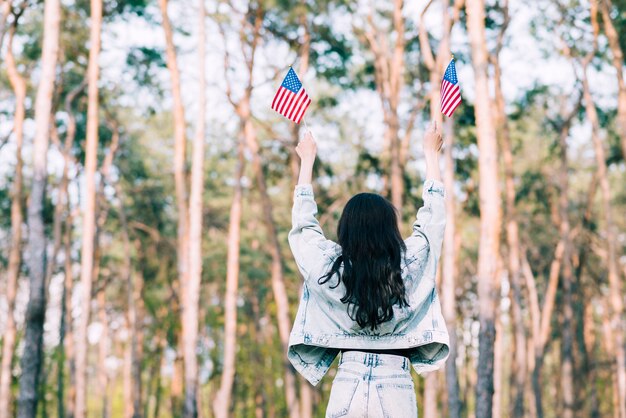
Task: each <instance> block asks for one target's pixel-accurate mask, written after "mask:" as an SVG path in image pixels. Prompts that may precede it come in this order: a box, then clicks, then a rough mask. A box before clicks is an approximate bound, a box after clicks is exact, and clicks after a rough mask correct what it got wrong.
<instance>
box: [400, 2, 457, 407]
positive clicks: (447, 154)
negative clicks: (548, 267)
mask: <svg viewBox="0 0 626 418" xmlns="http://www.w3.org/2000/svg"><path fill="white" fill-rule="evenodd" d="M431 3H432V2H429V3H428V5H427V6H426V7H425V8H424V10H423V12H422V14H421V16H420V25H419V42H420V48H421V52H422V56H423V58H424V62H425V64H426V67H427V68H428V71H429V73H430V87H431V89H430V118H431V120H433V121H436V122H437V124H438V125H439V126H442V128H443V135H444V143H445V147H444V152H443V157H444V161H445V164H444V171H443V182H444V186H445V189H446V190H447V195H446V230H445V236H444V240H443V264H442V271H443V274H442V282H441V298H442V309H443V315H444V319H445V321H446V326H447V328H448V334H449V335H450V354H449V358H450V360H449V361H447V362H446V369H445V373H446V388H447V399H448V416H450V417H453V418H456V417H460V416H461V406H462V403H461V399H460V393H459V392H460V389H459V379H458V374H457V368H456V360H455V359H456V356H457V336H456V300H455V299H456V296H455V288H456V275H457V271H456V265H457V255H456V249H455V236H456V213H455V212H456V209H455V206H456V204H455V196H454V192H453V190H454V160H453V158H452V149H453V148H454V132H453V122H452V119H450V118H447V119H446V120H445V122H444V120H443V114H442V113H441V109H440V101H441V90H440V88H439V87H440V84H441V79H442V76H443V74H442V70H443V66H444V65H445V61H446V60H448V59H449V58H450V31H451V30H452V26H453V24H454V23H456V22H457V21H458V18H459V12H460V9H461V7H462V5H463V0H460V1H459V0H456V1H455V2H454V7H453V9H452V14H451V13H450V10H449V7H447V4H446V5H445V6H444V7H442V18H443V32H442V37H441V41H440V43H439V47H438V48H437V56H436V57H434V56H433V53H432V50H431V47H430V41H429V39H428V33H427V32H426V25H425V19H424V16H425V14H426V12H427V11H428V8H429V7H430V5H431ZM407 134H408V132H407ZM425 384H426V387H428V385H429V384H430V382H429V381H428V380H426V382H425Z"/></svg>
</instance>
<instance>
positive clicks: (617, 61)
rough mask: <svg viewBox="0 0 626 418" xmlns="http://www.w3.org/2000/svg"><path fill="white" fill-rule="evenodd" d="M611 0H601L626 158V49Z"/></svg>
mask: <svg viewBox="0 0 626 418" xmlns="http://www.w3.org/2000/svg"><path fill="white" fill-rule="evenodd" d="M612 8H613V3H612V2H611V0H600V11H601V13H602V23H603V25H604V33H605V34H606V37H607V38H608V40H609V48H610V49H611V53H612V55H613V56H612V58H613V59H612V60H611V63H612V64H613V67H614V68H615V72H616V76H617V130H618V133H619V136H620V139H621V144H622V154H623V156H624V159H626V82H625V81H624V51H622V48H621V46H620V44H619V34H618V33H617V30H616V29H615V25H614V24H613V19H611V9H612Z"/></svg>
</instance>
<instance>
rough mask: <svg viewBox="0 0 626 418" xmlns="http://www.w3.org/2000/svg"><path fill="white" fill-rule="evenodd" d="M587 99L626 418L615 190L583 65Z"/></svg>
mask: <svg viewBox="0 0 626 418" xmlns="http://www.w3.org/2000/svg"><path fill="white" fill-rule="evenodd" d="M581 81H582V85H583V98H584V101H585V110H586V113H587V118H588V119H589V121H590V122H591V128H592V130H591V136H592V140H593V148H594V151H595V156H596V164H597V165H598V181H599V183H600V191H601V194H602V209H603V212H604V222H605V237H606V239H605V245H606V253H607V264H608V266H607V267H608V280H609V293H608V295H607V298H608V299H609V300H608V301H607V302H608V305H609V306H610V308H611V309H610V312H611V321H610V328H611V331H612V334H613V341H614V349H615V353H614V354H615V356H614V358H615V374H616V378H617V388H618V393H617V398H618V399H619V414H620V415H619V416H620V418H626V353H625V352H624V350H625V348H624V323H623V320H622V315H623V312H624V306H623V301H622V285H621V282H620V277H619V270H618V266H617V249H616V242H617V240H616V235H615V226H614V224H613V215H612V208H611V190H610V187H609V179H608V172H607V171H608V170H607V165H606V157H605V151H604V144H603V143H602V139H601V137H600V122H599V120H598V114H597V111H596V107H595V104H594V102H593V97H592V96H591V91H590V88H589V81H588V80H587V64H585V65H584V66H583V71H582V80H581Z"/></svg>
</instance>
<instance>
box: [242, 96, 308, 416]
mask: <svg viewBox="0 0 626 418" xmlns="http://www.w3.org/2000/svg"><path fill="white" fill-rule="evenodd" d="M240 104H241V109H242V110H241V111H242V115H243V116H242V118H243V120H244V121H245V122H244V138H245V140H246V144H247V146H248V149H249V150H250V151H251V152H252V169H253V171H254V175H255V177H256V182H257V187H258V189H259V194H260V195H261V196H260V197H261V206H262V209H263V219H264V223H265V228H266V230H267V239H268V240H269V242H268V246H269V251H270V255H271V257H272V264H271V278H272V279H271V280H272V292H273V294H274V300H275V302H276V320H277V322H278V334H279V338H280V342H281V347H282V349H283V353H286V352H287V347H288V342H289V332H290V329H291V318H290V315H289V300H288V298H287V289H286V287H285V276H284V272H283V260H282V254H281V252H280V243H279V242H278V233H277V231H276V225H275V223H274V217H273V207H272V202H271V199H270V197H269V194H268V193H267V183H266V180H265V172H264V171H263V163H262V161H261V154H260V150H259V144H258V139H257V136H256V130H255V128H254V126H253V125H252V115H251V113H250V102H249V97H246V98H245V99H243V100H242V102H241V103H240ZM283 357H284V367H285V396H286V400H287V410H288V412H289V416H290V417H292V418H299V414H300V406H299V402H298V398H297V393H296V371H295V369H294V368H293V367H292V366H291V364H290V363H289V362H288V361H287V359H286V356H283Z"/></svg>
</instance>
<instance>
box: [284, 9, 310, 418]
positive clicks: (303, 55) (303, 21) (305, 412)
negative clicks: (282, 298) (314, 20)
mask: <svg viewBox="0 0 626 418" xmlns="http://www.w3.org/2000/svg"><path fill="white" fill-rule="evenodd" d="M300 7H301V13H300V27H301V28H302V30H303V34H302V39H301V41H300V51H299V57H300V67H299V69H298V72H299V74H300V77H305V76H306V73H307V71H308V70H309V60H310V54H311V31H310V29H309V23H308V18H307V16H309V13H308V9H307V4H306V1H305V0H300ZM300 126H301V125H300V124H296V123H294V124H292V136H293V146H292V147H291V149H290V150H289V152H290V154H291V189H292V190H293V188H294V187H295V186H296V184H297V182H298V175H299V173H300V159H299V158H298V155H297V153H296V145H297V144H298V141H299V139H300ZM301 286H302V285H301ZM301 286H300V287H301ZM301 290H302V289H301V288H300V291H301ZM298 383H299V385H300V410H301V411H300V418H312V417H313V393H314V391H315V388H314V387H313V386H312V385H311V384H310V383H309V382H308V381H307V380H306V379H305V378H303V377H302V376H300V375H298Z"/></svg>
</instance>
